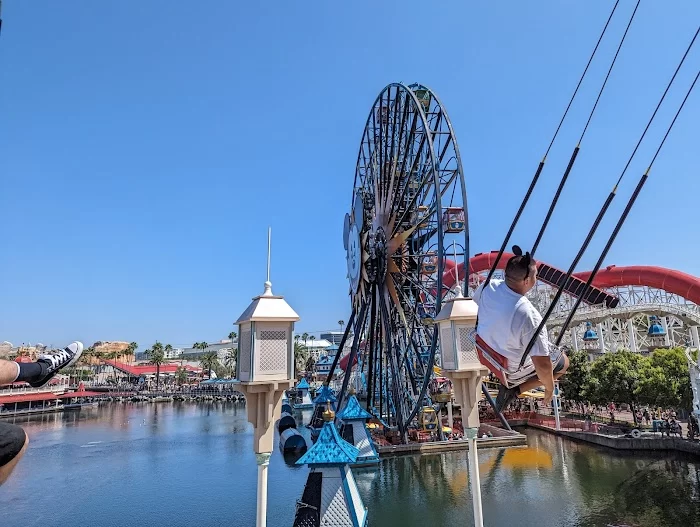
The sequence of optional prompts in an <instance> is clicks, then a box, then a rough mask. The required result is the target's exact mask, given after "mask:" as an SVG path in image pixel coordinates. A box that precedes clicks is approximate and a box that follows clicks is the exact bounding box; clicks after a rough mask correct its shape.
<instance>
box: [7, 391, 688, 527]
mask: <svg viewBox="0 0 700 527" xmlns="http://www.w3.org/2000/svg"><path fill="white" fill-rule="evenodd" d="M305 414H307V415H306V418H307V420H308V418H309V417H310V412H309V411H307V412H305ZM303 416H304V414H299V413H297V415H295V417H296V418H297V422H298V423H299V424H298V428H297V429H298V430H299V432H301V434H302V435H303V436H304V437H305V439H306V441H307V444H308V445H311V439H310V433H309V430H308V429H307V428H306V427H305V426H303V425H302V423H301V418H303ZM15 422H16V423H17V424H21V425H22V426H24V427H25V428H26V429H27V431H28V433H29V435H30V437H31V447H30V449H29V451H28V452H27V455H26V456H25V458H24V459H23V460H22V462H21V463H20V465H19V466H18V468H17V471H16V472H15V474H14V475H13V477H12V478H11V479H10V481H9V482H8V483H7V484H6V485H4V486H3V487H1V488H0V510H2V511H3V512H2V513H1V516H0V518H1V520H0V523H1V524H2V527H14V526H22V527H24V526H30V527H31V526H39V525H40V526H41V527H51V526H54V525H56V526H59V525H66V524H79V525H120V526H125V527H132V526H133V527H140V526H141V525H143V524H144V523H146V524H148V525H149V527H158V526H171V525H193V524H195V523H196V524H198V525H202V526H203V527H206V526H207V525H241V526H247V525H254V523H255V492H256V475H257V467H256V464H255V457H254V455H253V452H252V448H251V443H252V428H251V427H250V425H249V424H248V422H247V420H246V411H245V407H244V406H240V405H236V404H234V403H225V402H221V403H217V402H201V403H194V402H173V403H162V404H146V403H134V404H112V405H105V406H102V407H99V408H95V409H90V410H87V411H79V412H64V413H62V414H58V413H57V414H45V415H40V416H31V417H30V416H24V417H21V418H17V419H16V420H15ZM525 433H526V434H527V435H528V446H527V447H517V448H510V449H493V450H481V451H480V452H479V470H480V473H481V483H482V493H483V505H484V516H485V524H486V525H488V526H489V527H501V526H509V527H510V526H513V525H537V526H538V527H555V526H556V527H559V526H568V527H594V526H595V527H598V526H606V525H629V526H636V527H652V526H653V527H657V526H693V525H700V468H699V465H698V462H697V460H694V459H690V458H688V457H683V456H680V455H674V454H669V453H664V454H663V455H661V454H660V455H653V454H647V453H644V454H641V453H636V454H632V453H625V452H615V451H611V450H602V449H598V448H595V447H593V446H591V445H587V444H583V443H574V442H571V441H568V440H566V439H563V438H560V437H556V436H553V435H550V434H547V433H544V432H540V431H534V430H525ZM295 461H296V459H294V457H292V456H282V454H281V453H280V452H279V449H278V448H277V439H275V452H273V458H272V460H271V463H270V476H269V477H270V479H269V487H268V489H269V497H270V508H269V511H268V525H269V526H270V527H283V526H289V525H291V523H292V520H293V518H294V505H295V503H296V500H297V499H298V498H299V497H300V496H301V492H302V489H303V485H304V483H305V481H306V476H307V474H308V469H307V468H306V467H303V466H298V465H295V464H294V463H295ZM354 473H355V477H356V480H357V484H358V487H359V489H360V493H361V495H362V498H363V500H364V502H365V505H366V506H367V507H368V508H369V525H370V526H371V527H373V526H376V527H386V526H394V525H396V526H402V527H425V526H451V525H462V524H464V525H469V524H471V517H472V509H471V489H470V481H469V476H468V466H467V453H466V452H452V453H448V454H443V455H429V456H422V457H416V456H406V457H398V458H389V459H384V460H382V462H381V463H380V464H379V466H377V467H367V468H360V469H355V470H354ZM57 490H58V491H59V492H61V495H62V496H78V497H79V498H78V499H75V500H71V499H62V500H61V506H60V507H47V508H39V510H37V508H36V506H35V505H36V498H37V496H42V495H45V494H46V493H47V492H55V491H57ZM195 510H196V511H200V512H201V511H206V513H205V514H204V515H202V514H200V513H199V512H198V513H196V517H197V518H198V520H197V522H194V523H193V521H192V518H194V516H193V511H195ZM8 511H9V512H8ZM127 512H128V513H127ZM202 518H204V519H205V520H204V521H202Z"/></svg>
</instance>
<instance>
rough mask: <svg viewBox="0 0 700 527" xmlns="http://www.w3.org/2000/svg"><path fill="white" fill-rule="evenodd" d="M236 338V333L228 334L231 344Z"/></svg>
mask: <svg viewBox="0 0 700 527" xmlns="http://www.w3.org/2000/svg"><path fill="white" fill-rule="evenodd" d="M237 336H238V333H236V332H235V331H232V332H231V333H229V334H228V338H229V339H231V342H233V341H234V340H235V339H236V337H237Z"/></svg>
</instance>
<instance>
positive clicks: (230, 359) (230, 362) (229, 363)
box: [224, 348, 238, 377]
mask: <svg viewBox="0 0 700 527" xmlns="http://www.w3.org/2000/svg"><path fill="white" fill-rule="evenodd" d="M237 362H238V350H237V349H233V348H232V349H231V350H230V351H229V352H228V353H227V354H226V357H224V366H226V368H227V369H228V370H229V371H230V372H231V377H235V376H236V363H237Z"/></svg>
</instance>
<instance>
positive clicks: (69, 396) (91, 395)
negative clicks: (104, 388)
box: [56, 390, 109, 399]
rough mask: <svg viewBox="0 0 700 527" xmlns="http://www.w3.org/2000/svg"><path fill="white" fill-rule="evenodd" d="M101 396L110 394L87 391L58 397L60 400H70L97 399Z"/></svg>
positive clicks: (68, 393)
mask: <svg viewBox="0 0 700 527" xmlns="http://www.w3.org/2000/svg"><path fill="white" fill-rule="evenodd" d="M100 395H109V393H108V392H87V391H85V390H83V391H81V392H66V393H63V394H61V395H57V396H56V397H58V398H59V399H68V398H72V397H97V396H100Z"/></svg>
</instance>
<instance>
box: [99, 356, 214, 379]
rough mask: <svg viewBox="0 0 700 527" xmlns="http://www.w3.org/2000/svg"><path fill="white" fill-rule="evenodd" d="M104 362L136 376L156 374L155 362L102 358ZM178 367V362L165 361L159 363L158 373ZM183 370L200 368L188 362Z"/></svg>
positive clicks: (199, 371)
mask: <svg viewBox="0 0 700 527" xmlns="http://www.w3.org/2000/svg"><path fill="white" fill-rule="evenodd" d="M102 362H104V363H105V364H107V365H109V366H112V367H113V368H116V369H118V370H120V371H123V372H124V373H128V374H129V375H134V376H136V377H138V376H141V375H155V374H156V366H155V364H139V365H136V366H132V365H130V364H124V363H123V362H117V361H113V360H103V361H102ZM179 367H180V365H179V364H172V363H166V364H161V366H160V373H161V375H163V374H166V373H175V372H176V371H177V369H178V368H179ZM184 368H185V370H187V371H188V372H191V373H201V372H202V368H196V367H194V366H190V365H189V364H187V365H185V366H184Z"/></svg>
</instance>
